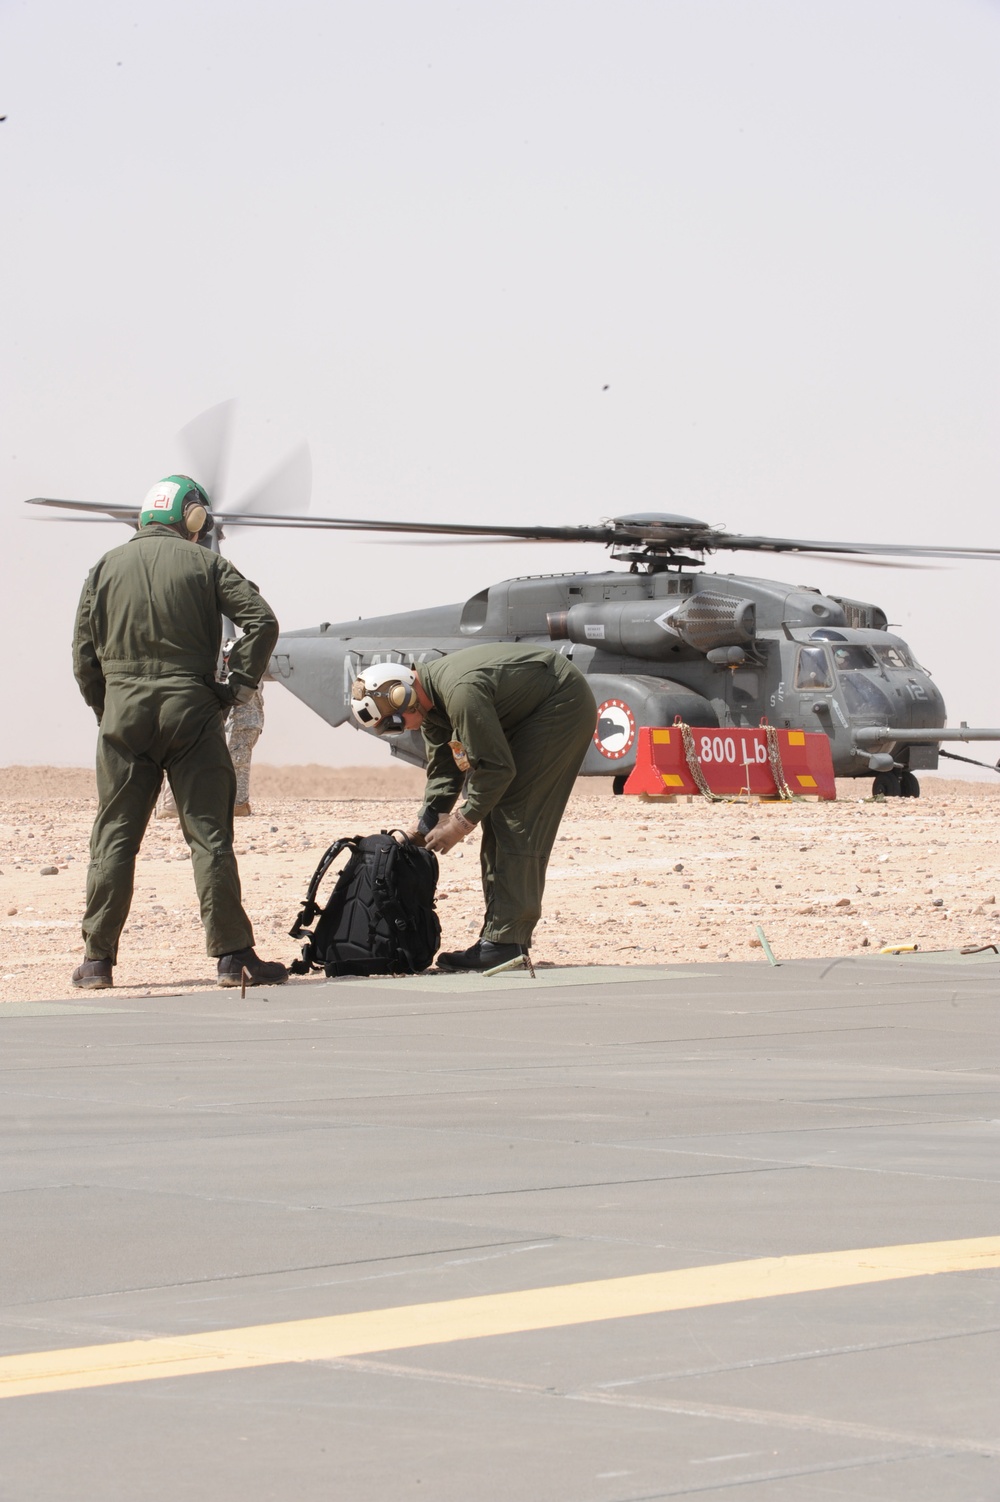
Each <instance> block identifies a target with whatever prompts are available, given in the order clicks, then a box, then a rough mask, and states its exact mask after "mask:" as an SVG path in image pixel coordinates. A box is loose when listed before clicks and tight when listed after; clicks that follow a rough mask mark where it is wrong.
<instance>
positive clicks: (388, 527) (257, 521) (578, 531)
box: [219, 508, 615, 543]
mask: <svg viewBox="0 0 1000 1502" xmlns="http://www.w3.org/2000/svg"><path fill="white" fill-rule="evenodd" d="M219 515H220V520H222V521H224V522H225V523H226V524H227V525H229V526H232V524H233V523H234V522H236V523H238V524H240V525H245V526H280V527H300V528H315V529H316V530H318V531H333V532H384V533H386V534H387V535H391V534H393V533H395V534H399V535H425V536H437V537H455V538H462V537H467V538H470V539H472V540H475V539H477V538H478V539H482V540H485V541H489V540H491V539H495V540H497V541H504V540H513V541H521V542H597V543H609V542H613V541H614V540H615V535H614V531H613V529H612V528H610V527H504V526H498V527H487V526H476V525H474V524H472V523H468V524H465V523H459V524H457V525H456V524H454V523H450V522H449V523H445V522H399V521H372V520H369V519H367V518H361V517H346V516H295V515H288V514H277V513H270V514H264V513H253V512H247V511H244V510H242V509H240V510H237V509H236V508H234V509H233V510H232V511H224V512H222V513H219Z"/></svg>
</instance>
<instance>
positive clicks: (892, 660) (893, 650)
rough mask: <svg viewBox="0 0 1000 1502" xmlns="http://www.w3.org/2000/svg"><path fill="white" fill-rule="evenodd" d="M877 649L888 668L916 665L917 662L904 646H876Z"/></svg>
mask: <svg viewBox="0 0 1000 1502" xmlns="http://www.w3.org/2000/svg"><path fill="white" fill-rule="evenodd" d="M875 651H876V652H877V653H878V655H879V657H880V658H881V659H882V662H883V663H884V664H885V666H886V667H887V668H912V667H916V663H915V662H914V661H913V658H912V657H911V656H910V654H909V652H907V651H906V649H905V648H904V647H897V646H891V647H876V648H875Z"/></svg>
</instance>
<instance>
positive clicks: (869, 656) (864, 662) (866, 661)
mask: <svg viewBox="0 0 1000 1502" xmlns="http://www.w3.org/2000/svg"><path fill="white" fill-rule="evenodd" d="M833 660H834V662H835V663H836V664H837V668H838V670H839V671H840V672H841V673H850V672H854V671H856V670H857V669H858V668H877V667H878V659H877V657H876V656H875V653H874V652H873V651H872V650H871V648H870V647H861V646H858V645H857V644H856V643H854V642H845V644H844V645H843V646H842V647H834V648H833Z"/></svg>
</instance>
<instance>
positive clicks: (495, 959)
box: [435, 939, 528, 970]
mask: <svg viewBox="0 0 1000 1502" xmlns="http://www.w3.org/2000/svg"><path fill="white" fill-rule="evenodd" d="M527 953H528V948H527V945H525V944H495V943H494V942H493V940H492V939H477V940H476V942H475V943H474V944H473V945H472V946H471V947H470V948H469V949H453V950H450V951H449V952H448V953H447V954H445V953H441V954H439V955H438V957H437V960H436V962H435V963H436V964H437V967H438V969H439V970H493V969H495V968H496V966H497V965H505V964H506V963H507V961H508V960H516V959H517V958H518V956H519V955H522V954H527Z"/></svg>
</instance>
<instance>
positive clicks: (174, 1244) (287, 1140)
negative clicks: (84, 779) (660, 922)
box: [0, 953, 1000, 1502]
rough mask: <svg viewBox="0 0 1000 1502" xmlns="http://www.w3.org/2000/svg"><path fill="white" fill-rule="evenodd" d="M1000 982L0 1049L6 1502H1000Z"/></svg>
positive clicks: (10, 1009) (356, 1014) (243, 1016)
mask: <svg viewBox="0 0 1000 1502" xmlns="http://www.w3.org/2000/svg"><path fill="white" fill-rule="evenodd" d="M998 983H1000V958H998V957H997V956H996V955H995V954H993V953H987V954H985V955H975V956H970V957H968V958H961V957H959V956H957V955H951V956H927V955H905V956H900V957H898V958H889V957H880V956H874V957H872V958H871V959H859V960H854V959H850V960H834V961H830V960H828V961H796V962H793V963H788V964H782V965H780V966H779V967H778V968H776V969H775V968H771V967H770V966H769V965H767V964H765V963H763V962H758V963H754V964H725V965H722V964H720V965H704V966H677V967H666V966H665V967H648V968H642V969H639V968H636V969H627V970H626V969H615V968H613V967H610V966H609V967H607V968H604V969H582V970H573V969H567V970H544V971H540V972H539V973H538V977H537V980H535V981H532V980H531V979H530V978H529V977H528V976H527V975H526V974H525V975H521V974H516V975H504V976H498V977H496V978H494V979H493V980H487V979H484V978H482V977H478V976H422V977H416V978H414V979H400V980H364V981H335V982H323V981H318V982H316V983H305V982H298V983H293V984H290V985H288V986H286V987H284V988H278V989H268V988H262V989H259V990H253V991H248V992H247V995H246V998H245V1000H241V998H240V995H239V992H233V991H221V990H213V991H207V992H205V993H203V994H200V995H196V996H184V997H170V996H154V997H149V998H141V999H136V998H134V997H128V998H125V997H122V998H120V999H119V998H117V997H116V996H115V993H114V992H109V993H90V994H88V995H87V996H85V997H83V998H74V999H72V1000H68V1001H66V1002H59V1003H37V1004H23V1005H8V1006H4V1007H2V1008H0V1046H2V1051H0V1078H2V1086H3V1093H2V1101H3V1113H4V1131H3V1147H2V1161H0V1190H2V1193H0V1215H2V1231H3V1234H2V1239H0V1399H2V1400H0V1497H2V1498H3V1499H4V1502H55V1499H59V1502H62V1499H65V1498H67V1497H80V1498H84V1499H89V1498H95V1499H96V1498H99V1499H101V1502H145V1499H149V1502H166V1499H170V1502H186V1499H191V1502H203V1499H204V1502H208V1499H212V1502H220V1499H221V1502H228V1499H239V1502H269V1499H275V1502H287V1499H295V1502H331V1499H335V1502H390V1499H391V1502H397V1499H411V1498H421V1499H424V1502H430V1499H433V1502H473V1499H474V1502H501V1499H502V1502H508V1499H518V1502H521V1499H524V1502H535V1499H538V1502H542V1499H544V1502H651V1499H654V1498H665V1497H689V1496H690V1497H698V1498H699V1499H702V1502H712V1499H719V1502H723V1499H730V1498H732V1499H734V1502H735V1499H739V1502H821V1499H822V1502H831V1499H846V1498H850V1499H851V1502H867V1499H872V1502H876V1499H877V1502H887V1499H899V1502H902V1499H904V1498H905V1499H906V1502H941V1499H949V1502H950V1499H962V1502H997V1499H998V1498H1000V1381H998V1375H997V1374H998V1370H1000V1339H998V1332H1000V1192H998V1180H1000V1153H998V1145H1000V1120H998V1118H1000V1101H998V1090H997V1041H998V1033H1000V1028H998V1009H1000V984H998Z"/></svg>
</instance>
